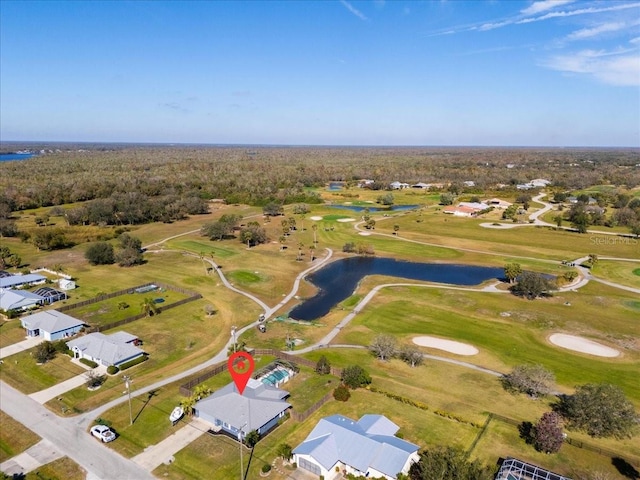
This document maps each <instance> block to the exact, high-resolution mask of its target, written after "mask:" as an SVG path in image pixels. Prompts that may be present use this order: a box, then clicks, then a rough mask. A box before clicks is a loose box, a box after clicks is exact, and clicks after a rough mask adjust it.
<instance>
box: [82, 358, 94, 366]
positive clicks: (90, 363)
mask: <svg viewBox="0 0 640 480" xmlns="http://www.w3.org/2000/svg"><path fill="white" fill-rule="evenodd" d="M79 361H80V363H84V364H85V365H86V366H87V367H91V368H96V367H97V366H98V364H97V363H96V362H94V361H92V360H89V359H88V358H81V359H80V360H79Z"/></svg>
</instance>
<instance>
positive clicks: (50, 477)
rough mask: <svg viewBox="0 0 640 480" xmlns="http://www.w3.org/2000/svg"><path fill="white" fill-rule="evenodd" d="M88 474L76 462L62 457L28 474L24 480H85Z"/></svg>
mask: <svg viewBox="0 0 640 480" xmlns="http://www.w3.org/2000/svg"><path fill="white" fill-rule="evenodd" d="M86 476H87V473H86V472H85V471H84V469H83V468H82V467H81V466H80V465H78V464H77V463H76V462H74V461H73V460H71V459H70V458H68V457H62V458H59V459H58V460H54V461H53V462H51V463H47V464H46V465H42V466H41V467H38V468H36V469H35V470H33V471H31V472H29V473H27V474H26V475H25V476H24V480H43V479H47V480H84V479H85V478H86Z"/></svg>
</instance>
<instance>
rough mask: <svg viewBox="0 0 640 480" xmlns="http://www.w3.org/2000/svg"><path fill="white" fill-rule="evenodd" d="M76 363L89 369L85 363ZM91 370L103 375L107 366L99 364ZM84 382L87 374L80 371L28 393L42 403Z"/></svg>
mask: <svg viewBox="0 0 640 480" xmlns="http://www.w3.org/2000/svg"><path fill="white" fill-rule="evenodd" d="M75 363H78V362H77V361H76V362H75ZM78 364H79V365H82V366H83V367H85V368H86V369H87V371H88V370H91V368H89V367H87V366H86V365H83V364H81V363H78ZM93 370H94V372H95V373H96V374H98V375H104V374H106V373H107V368H106V367H103V366H99V367H97V368H94V369H93ZM86 382H87V374H86V373H81V374H80V375H76V376H75V377H73V378H70V379H69V380H65V381H64V382H60V383H58V384H56V385H54V386H52V387H49V388H47V389H45V390H40V391H39V392H35V393H32V394H31V395H29V397H31V398H32V399H34V400H35V401H36V402H38V403H39V404H41V405H44V404H45V403H47V402H48V401H49V400H51V399H52V398H56V397H58V396H60V395H62V394H63V393H66V392H68V391H69V390H73V389H74V388H77V387H79V386H81V385H84V384H85V383H86Z"/></svg>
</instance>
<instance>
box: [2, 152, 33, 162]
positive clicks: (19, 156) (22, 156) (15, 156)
mask: <svg viewBox="0 0 640 480" xmlns="http://www.w3.org/2000/svg"><path fill="white" fill-rule="evenodd" d="M34 155H35V154H33V153H0V162H5V161H6V162H8V161H10V160H26V159H27V158H31V157H33V156H34Z"/></svg>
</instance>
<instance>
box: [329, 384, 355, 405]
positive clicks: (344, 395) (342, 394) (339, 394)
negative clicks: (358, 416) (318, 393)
mask: <svg viewBox="0 0 640 480" xmlns="http://www.w3.org/2000/svg"><path fill="white" fill-rule="evenodd" d="M350 397H351V393H349V389H348V388H347V387H345V386H344V385H338V386H337V387H336V389H335V390H334V391H333V398H335V399H336V400H338V401H340V402H346V401H347V400H349V398H350Z"/></svg>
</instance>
